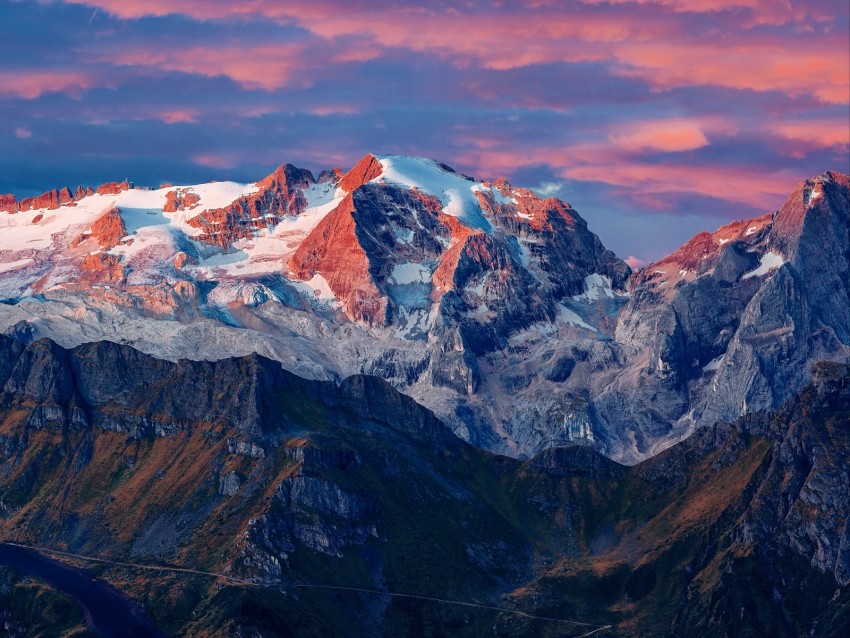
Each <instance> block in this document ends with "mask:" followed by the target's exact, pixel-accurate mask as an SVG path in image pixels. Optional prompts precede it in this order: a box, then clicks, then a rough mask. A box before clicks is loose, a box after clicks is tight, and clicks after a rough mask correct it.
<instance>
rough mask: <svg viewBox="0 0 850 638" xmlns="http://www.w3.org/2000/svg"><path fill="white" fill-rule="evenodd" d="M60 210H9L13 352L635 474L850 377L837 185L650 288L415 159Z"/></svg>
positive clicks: (520, 204)
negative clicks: (138, 370)
mask: <svg viewBox="0 0 850 638" xmlns="http://www.w3.org/2000/svg"><path fill="white" fill-rule="evenodd" d="M62 192H64V191H62ZM62 192H60V191H56V193H53V194H51V193H48V194H46V196H45V197H46V198H45V199H44V202H42V203H44V206H43V207H42V208H33V207H34V206H36V204H37V202H36V203H32V202H30V203H27V205H26V206H24V205H23V202H22V203H21V205H19V204H18V203H17V200H14V198H12V200H9V202H7V204H8V205H6V208H7V209H8V211H7V212H0V215H2V216H3V220H2V222H3V223H0V298H2V299H5V303H3V304H0V329H2V331H4V332H5V333H7V334H11V335H15V338H16V339H19V340H37V339H38V338H40V337H45V336H49V337H52V338H54V339H56V340H57V341H58V342H59V343H60V344H62V345H63V346H66V347H73V346H76V345H79V344H81V343H86V342H90V341H93V340H98V339H107V340H110V341H113V342H116V343H126V344H131V345H133V346H134V347H136V348H138V349H141V350H143V351H145V352H147V353H149V354H152V355H155V356H158V357H162V358H168V359H172V360H177V359H179V358H181V357H182V358H185V357H189V358H199V359H205V360H216V359H220V358H224V357H228V356H240V355H247V354H250V353H252V352H253V353H258V354H261V355H263V356H267V357H269V358H272V359H275V360H277V361H280V362H281V363H282V364H283V365H284V367H286V368H287V369H288V370H290V371H292V372H294V373H296V374H299V375H301V376H305V377H308V378H313V379H317V380H327V381H335V382H339V381H340V380H341V379H343V378H345V377H348V376H350V375H353V374H368V375H374V376H378V377H381V378H383V379H385V380H387V381H388V382H389V383H391V384H392V385H393V386H394V387H395V388H397V389H399V390H401V391H403V392H405V393H406V394H408V395H409V396H411V397H413V398H414V399H416V400H417V401H419V402H420V403H422V404H424V405H426V406H428V407H429V408H430V409H432V410H434V411H435V412H436V413H437V414H438V415H439V417H440V418H441V419H442V420H443V421H444V422H445V423H447V424H448V425H449V426H450V427H451V429H452V430H453V431H454V432H455V434H457V435H458V436H460V437H461V438H463V439H465V440H467V441H469V442H471V443H474V444H475V445H478V446H480V447H483V448H486V449H489V450H491V451H494V452H499V453H505V454H509V455H512V456H515V457H518V458H527V457H529V456H531V455H533V454H535V453H537V452H539V451H542V450H545V449H547V448H550V447H558V446H561V445H567V444H573V443H581V444H585V445H589V446H591V447H594V448H595V449H597V450H599V451H601V452H603V453H604V454H606V455H608V456H609V457H611V458H614V459H617V460H620V461H623V462H627V463H635V462H638V461H640V460H642V459H644V458H647V457H649V456H651V455H653V454H656V453H658V452H659V451H661V450H663V449H664V448H666V447H668V446H669V445H671V444H672V443H674V442H676V441H678V440H681V439H682V438H683V437H685V436H687V435H688V434H689V433H691V432H693V431H695V430H696V429H698V428H700V427H706V426H710V425H712V424H713V423H714V422H715V421H716V420H718V419H724V420H733V419H735V418H737V417H739V416H741V415H744V414H746V413H748V412H752V411H754V410H763V409H768V410H771V409H775V408H777V407H778V406H780V405H781V404H782V403H784V402H785V401H787V400H788V399H789V398H790V397H791V396H793V395H795V394H796V393H797V392H799V391H800V390H801V389H802V387H803V386H804V385H805V384H806V383H808V381H809V380H810V378H811V368H812V365H813V364H814V363H815V362H817V361H820V360H834V361H842V360H844V358H845V357H847V356H850V316H848V312H850V311H848V308H850V295H848V283H847V282H848V281H850V265H849V264H850V256H848V244H850V239H848V207H850V204H848V178H847V176H845V175H842V174H839V173H836V172H828V173H824V174H823V175H821V176H818V177H816V178H814V179H811V180H807V181H806V182H803V183H801V184H800V185H799V186H798V188H797V189H796V190H795V191H794V192H793V193H792V195H791V197H790V198H789V199H788V201H787V202H786V204H785V205H784V206H783V207H782V208H781V209H780V210H779V211H777V212H776V213H775V214H773V215H765V216H761V217H758V218H755V219H752V220H745V221H739V222H735V223H733V224H730V225H727V226H724V227H723V228H720V229H718V230H717V231H716V232H714V233H707V232H706V233H701V234H699V235H697V236H696V237H694V238H693V239H692V240H691V241H689V242H688V243H686V244H685V245H684V246H683V247H682V248H680V249H679V250H677V251H675V252H674V253H673V254H671V255H670V256H668V257H666V258H664V259H662V260H661V261H659V262H658V263H656V264H652V265H650V266H648V267H646V268H644V269H642V270H641V271H640V272H638V273H634V274H632V273H630V270H629V268H628V266H627V265H626V264H625V263H624V262H623V261H621V260H620V259H618V258H617V257H616V256H615V255H613V254H612V253H611V252H610V251H608V250H607V249H605V247H604V246H603V245H602V244H601V242H600V241H599V239H598V237H597V236H596V235H594V234H593V233H592V232H591V231H590V230H589V229H588V227H587V224H586V222H585V221H584V220H583V219H582V218H581V216H580V215H579V214H578V212H577V211H575V210H574V209H573V208H572V207H570V206H569V205H568V204H567V203H565V202H562V201H559V200H557V199H553V198H542V197H538V196H537V195H535V194H534V193H533V192H531V191H529V190H526V189H520V188H515V187H513V186H511V185H510V184H508V183H506V182H505V181H503V180H497V181H495V182H480V181H476V180H474V179H472V178H469V177H467V176H465V175H461V174H459V173H457V172H455V171H454V170H452V169H451V168H449V167H448V166H445V165H443V164H439V163H437V162H434V161H431V160H426V159H421V158H409V157H400V156H380V157H379V156H374V155H367V156H365V157H364V158H363V159H362V160H361V161H360V162H359V163H358V164H357V165H356V166H355V167H354V168H352V169H351V170H350V171H348V172H347V173H343V172H342V171H340V170H338V169H336V170H333V171H325V172H323V173H322V174H321V175H320V176H319V178H318V179H316V178H314V176H313V175H312V174H310V172H309V171H305V170H303V169H298V168H296V167H294V166H292V165H288V164H287V165H284V166H281V167H280V168H279V169H277V170H276V171H275V172H273V173H272V174H270V175H269V176H268V177H266V178H264V179H262V180H260V181H258V182H256V183H254V184H234V183H229V182H222V183H212V184H201V185H195V186H165V187H162V188H160V189H158V190H144V189H138V188H133V187H132V185H130V184H127V183H122V184H111V185H104V186H103V187H100V188H98V189H97V191H96V192H95V191H91V192H89V191H86V190H84V189H83V190H78V192H77V194H75V195H72V194H71V192H70V190H69V191H68V193H65V195H62ZM54 195H55V196H54ZM69 197H70V198H71V199H68V198H69ZM54 200H55V201H54ZM65 200H67V201H65ZM4 201H5V200H4ZM39 201H41V200H39ZM12 204H14V205H12ZM54 204H55V205H54ZM39 205H40V204H39ZM13 209H14V210H13ZM18 209H20V210H18Z"/></svg>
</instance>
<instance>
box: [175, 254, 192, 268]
mask: <svg viewBox="0 0 850 638" xmlns="http://www.w3.org/2000/svg"><path fill="white" fill-rule="evenodd" d="M194 261H195V260H193V259H192V258H191V257H189V255H187V254H186V253H184V252H183V251H182V250H181V251H180V252H179V253H177V254H176V255H175V256H174V261H173V264H174V267H175V268H176V269H177V270H182V269H183V267H184V266H185V265H186V264H189V263H194Z"/></svg>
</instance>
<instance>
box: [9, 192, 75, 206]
mask: <svg viewBox="0 0 850 638" xmlns="http://www.w3.org/2000/svg"><path fill="white" fill-rule="evenodd" d="M62 190H63V191H64V190H67V189H62ZM59 193H60V191H58V190H56V189H54V190H52V191H47V192H46V193H43V194H41V195H39V196H38V197H28V198H26V199H23V200H21V204H20V210H39V209H42V208H44V209H47V210H55V209H57V208H59V206H61V205H62V201H61V199H60V194H59Z"/></svg>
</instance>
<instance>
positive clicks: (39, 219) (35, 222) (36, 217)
mask: <svg viewBox="0 0 850 638" xmlns="http://www.w3.org/2000/svg"><path fill="white" fill-rule="evenodd" d="M42 219H44V215H42V214H41V213H39V214H38V215H36V216H35V217H33V218H32V223H33V224H37V223H38V222H40V221H41V220H42Z"/></svg>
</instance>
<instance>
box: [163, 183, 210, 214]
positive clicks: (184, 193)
mask: <svg viewBox="0 0 850 638" xmlns="http://www.w3.org/2000/svg"><path fill="white" fill-rule="evenodd" d="M200 201H201V197H200V195H198V194H197V193H193V192H191V191H189V190H187V189H185V188H179V189H177V190H173V191H169V192H168V193H166V195H165V206H163V207H162V210H163V211H165V212H167V213H176V212H177V211H178V210H186V209H192V208H195V207H196V206H198V204H199V203H200Z"/></svg>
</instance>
